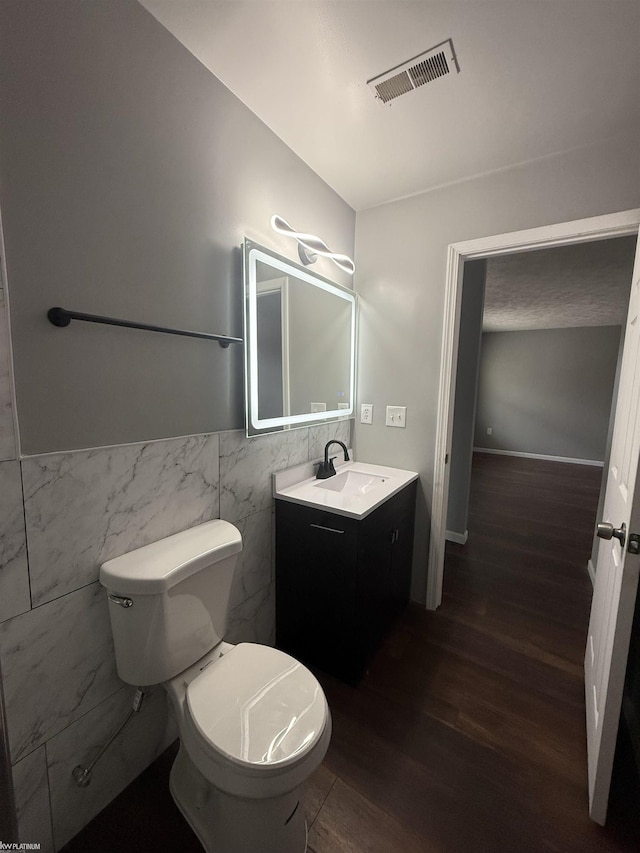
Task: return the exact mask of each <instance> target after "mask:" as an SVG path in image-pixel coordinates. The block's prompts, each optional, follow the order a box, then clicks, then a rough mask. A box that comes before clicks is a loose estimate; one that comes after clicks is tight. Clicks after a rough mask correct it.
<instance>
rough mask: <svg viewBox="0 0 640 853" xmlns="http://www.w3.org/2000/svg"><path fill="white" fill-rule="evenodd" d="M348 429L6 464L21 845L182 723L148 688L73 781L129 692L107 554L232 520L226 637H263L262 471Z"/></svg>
mask: <svg viewBox="0 0 640 853" xmlns="http://www.w3.org/2000/svg"><path fill="white" fill-rule="evenodd" d="M350 430H351V422H350V421H342V422H339V423H337V424H331V425H328V426H321V427H310V428H304V429H300V430H291V431H288V432H283V433H279V434H275V435H268V436H260V437H256V438H250V439H248V438H246V437H245V436H244V434H243V433H242V432H241V431H231V432H222V433H218V434H211V435H201V436H189V437H186V438H179V439H170V440H164V441H154V442H147V443H140V444H133V445H122V446H116V447H108V448H96V449H93V450H86V451H85V450H83V451H70V452H65V453H54V454H46V455H42V456H34V457H28V458H25V459H23V460H22V461H21V462H18V461H9V462H0V502H2V501H4V502H5V503H6V505H7V508H6V510H5V507H4V504H1V505H0V510H2V515H1V516H0V518H5V519H6V521H5V525H4V528H3V529H0V555H2V560H3V562H2V564H0V565H3V566H5V563H6V566H5V568H6V567H9V571H8V572H7V574H6V578H15V580H14V581H13V582H11V583H9V582H8V581H7V583H8V588H10V589H11V590H12V592H11V594H10V595H8V597H7V600H8V601H13V602H14V604H12V605H11V606H9V607H8V609H7V611H6V614H5V615H2V618H1V619H0V660H1V664H2V674H3V687H4V693H5V711H6V715H7V721H8V732H9V745H10V750H11V759H12V763H13V765H14V787H15V791H16V800H17V807H18V818H19V827H20V841H24V842H33V841H39V842H40V843H41V845H42V850H51V851H54V850H59V849H60V847H61V846H63V845H64V844H65V843H66V842H67V841H68V840H69V839H70V838H72V837H73V835H75V834H76V833H77V832H78V831H79V830H80V829H81V828H82V827H83V826H84V825H85V824H86V823H87V822H88V821H89V820H91V819H92V817H94V816H95V815H96V814H97V813H98V811H100V810H101V809H102V808H104V806H105V805H107V803H108V802H110V800H111V799H113V798H114V797H115V796H116V795H117V794H118V793H119V792H120V791H121V790H122V788H124V787H125V786H126V785H127V784H128V783H129V782H130V781H131V780H132V779H133V778H134V777H135V776H136V775H137V774H139V773H140V772H141V771H142V770H143V769H144V768H145V767H146V766H147V765H148V764H149V763H150V762H151V761H152V760H153V759H154V758H155V757H156V755H157V754H158V753H159V752H160V751H162V749H164V748H165V746H166V745H167V744H168V743H169V742H170V740H171V739H173V738H174V737H175V734H176V732H175V724H174V723H173V722H172V719H171V717H169V718H168V717H167V708H166V703H165V702H164V694H163V693H162V691H159V692H158V691H156V693H155V694H154V695H153V697H152V699H151V700H150V701H148V702H147V703H146V704H145V706H144V707H143V710H142V711H141V713H140V716H136V717H135V718H134V721H133V722H132V723H131V724H130V727H129V729H127V730H125V731H124V732H123V733H122V735H121V737H119V739H118V741H117V742H116V744H114V746H113V747H110V749H109V752H108V754H106V755H105V756H104V758H103V759H101V760H100V762H99V763H98V765H97V767H96V770H95V772H94V774H93V780H92V782H91V784H90V786H89V787H88V788H78V787H77V786H76V785H75V783H74V782H73V780H72V779H71V771H72V769H73V767H74V766H76V765H77V764H85V763H87V762H88V761H90V760H91V759H92V757H93V756H94V755H95V754H97V752H98V751H99V749H100V747H101V745H102V744H103V743H104V742H105V741H106V740H107V739H108V738H109V736H110V735H111V733H112V732H113V731H114V730H115V729H116V728H117V727H118V725H119V724H120V722H121V721H122V719H123V718H124V717H125V716H126V713H127V709H128V707H129V705H130V702H131V699H132V695H133V689H132V688H130V687H128V686H125V687H123V685H122V682H121V681H120V680H119V679H118V677H117V672H116V668H115V661H114V657H113V645H112V639H111V630H110V625H109V620H108V611H107V607H106V598H105V592H104V590H103V588H102V587H101V586H100V584H99V583H98V582H97V578H98V572H99V566H100V564H101V562H103V561H104V560H105V559H108V558H110V557H113V556H117V555H118V554H121V553H124V552H126V551H128V550H131V549H132V548H137V547H140V546H141V545H144V544H147V543H148V542H151V541H155V540H157V539H160V538H162V537H164V536H167V535H170V534H171V533H174V532H177V531H178V530H183V529H186V528H188V527H191V526H193V525H195V524H198V523H201V522H203V521H205V520H208V519H210V518H217V517H221V518H224V519H226V520H228V521H231V522H233V523H234V524H236V525H237V526H238V528H239V529H240V531H241V533H242V536H243V544H244V547H243V551H242V553H241V556H240V558H239V560H238V565H237V571H236V575H235V578H234V585H233V588H232V592H231V602H230V614H229V625H228V630H227V636H226V639H227V640H229V642H233V643H237V642H240V641H243V640H244V641H253V642H262V643H273V642H274V639H275V589H274V586H275V585H274V560H273V500H272V497H271V474H272V472H273V471H277V470H280V469H282V468H286V467H289V466H292V465H295V464H298V463H300V462H304V461H308V460H311V459H316V458H319V456H320V455H321V454H322V450H323V448H324V444H325V443H326V441H327V440H329V439H330V438H335V437H337V438H339V439H340V440H342V441H344V442H345V443H347V444H348V443H349V440H350ZM5 466H8V467H5ZM20 469H21V473H22V477H20ZM3 478H4V479H3ZM5 484H6V488H3V486H4V485H5ZM23 493H24V499H23ZM25 543H26V547H25ZM27 555H28V557H27ZM5 568H2V570H1V572H2V573H4V572H5ZM2 573H0V583H2V577H3V574H2ZM134 723H135V726H134Z"/></svg>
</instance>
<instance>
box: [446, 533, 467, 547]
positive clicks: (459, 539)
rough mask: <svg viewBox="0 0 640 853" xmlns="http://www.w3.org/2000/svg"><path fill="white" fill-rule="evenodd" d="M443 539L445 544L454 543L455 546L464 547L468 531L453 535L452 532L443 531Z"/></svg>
mask: <svg viewBox="0 0 640 853" xmlns="http://www.w3.org/2000/svg"><path fill="white" fill-rule="evenodd" d="M444 538H445V539H446V540H447V542H455V543H456V544H457V545H466V544H467V539H468V538H469V531H468V530H465V532H464V533H455V532H454V531H453V530H447V531H445V534H444Z"/></svg>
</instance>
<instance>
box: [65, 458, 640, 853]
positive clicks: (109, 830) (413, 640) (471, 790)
mask: <svg viewBox="0 0 640 853" xmlns="http://www.w3.org/2000/svg"><path fill="white" fill-rule="evenodd" d="M600 477H601V469H598V468H593V467H587V466H578V465H569V464H561V463H551V462H538V461H532V460H525V459H518V458H515V457H502V456H491V455H488V454H485V455H482V454H479V455H477V456H476V458H475V460H474V471H473V479H472V494H471V505H470V515H469V541H468V542H467V544H466V545H465V546H458V545H450V546H448V550H447V560H446V571H445V588H444V600H443V604H442V607H441V608H440V609H439V610H438V611H437V612H435V613H431V612H426V611H424V610H423V609H422V608H420V607H418V606H416V605H412V606H411V607H410V609H409V610H408V611H407V612H406V614H405V615H404V616H403V617H402V618H401V620H400V621H399V622H398V624H397V625H396V626H395V628H394V629H393V631H392V632H391V633H390V635H389V636H388V637H387V639H386V640H385V642H384V644H383V645H382V647H381V648H380V650H379V652H378V654H377V655H376V657H375V658H374V660H373V661H372V664H371V667H370V669H369V672H368V674H367V676H366V677H365V679H364V680H363V681H362V683H361V685H360V686H359V687H358V688H352V687H348V686H346V685H344V684H341V683H340V682H338V681H337V680H335V679H333V678H331V677H329V676H326V675H323V674H322V673H318V676H319V678H320V680H321V682H322V684H323V687H324V688H325V691H326V693H327V698H328V700H329V705H330V707H331V711H332V715H333V738H332V742H331V746H330V748H329V752H328V753H327V756H326V759H325V762H324V764H323V765H322V767H320V768H319V770H318V771H317V772H316V774H315V775H314V777H313V778H312V779H311V780H310V782H309V784H308V785H307V790H306V802H305V806H306V812H307V819H308V823H309V825H310V833H309V844H310V848H311V850H312V851H314V853H396V851H402V853H414V851H416V853H417V851H434V853H435V851H450V853H463V851H464V853H467V851H487V853H492V852H493V851H496V853H508V851H556V853H557V852H558V851H576V853H589V851H632V850H633V851H637V850H638V849H640V794H639V793H638V788H637V779H636V777H635V775H634V771H633V764H632V761H631V752H630V749H629V748H628V747H627V746H626V744H625V743H623V742H621V744H620V749H619V754H618V756H617V759H616V768H615V779H614V791H613V795H612V801H611V804H610V810H609V820H608V824H607V826H606V827H605V828H602V827H599V826H597V825H595V824H593V823H592V822H591V821H590V820H589V817H588V810H587V799H588V798H587V781H586V780H587V769H586V735H585V725H584V699H583V689H584V688H583V673H582V660H583V655H584V645H585V638H586V631H587V625H588V617H589V606H590V598H591V584H590V581H589V578H588V576H587V573H586V564H587V560H588V558H589V555H590V552H591V541H592V533H593V527H594V521H595V511H596V505H597V501H598V491H599V487H600ZM172 757H173V756H172V753H171V752H168V753H165V755H163V756H162V757H161V758H160V759H159V760H158V761H157V762H156V763H155V764H154V765H152V767H151V768H149V770H148V771H146V773H145V774H143V775H142V776H141V777H139V778H138V779H137V780H136V781H135V782H134V783H133V784H132V785H131V786H129V788H128V789H127V790H126V791H124V792H123V794H121V795H120V797H119V798H118V799H117V800H115V801H114V803H112V804H111V805H110V806H109V807H108V808H107V809H105V810H104V812H102V813H101V814H100V815H99V816H98V817H97V818H96V819H95V820H94V821H93V822H92V823H91V824H90V825H89V826H88V827H87V828H86V829H85V830H83V832H82V833H80V835H78V836H77V837H76V839H74V840H73V841H72V842H71V843H70V844H69V845H67V847H66V848H65V851H66V853H79V851H83V853H84V852H85V851H88V852H89V853H94V851H95V853H102V851H116V850H131V851H134V850H135V851H146V850H149V851H151V850H153V851H176V850H179V851H181V852H182V851H184V853H189V851H193V853H196V851H199V850H200V847H199V845H198V842H197V841H196V840H195V838H194V837H193V836H192V835H191V833H190V830H189V829H188V827H187V826H186V825H185V824H184V822H183V821H182V818H181V817H180V816H179V814H178V812H177V810H176V808H175V806H174V805H173V803H172V801H171V798H170V795H169V793H168V787H167V777H168V772H169V767H170V764H171V760H172ZM247 853H259V851H247Z"/></svg>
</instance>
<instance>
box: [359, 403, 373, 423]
mask: <svg viewBox="0 0 640 853" xmlns="http://www.w3.org/2000/svg"><path fill="white" fill-rule="evenodd" d="M360 423H361V424H372V423H373V403H362V405H361V406H360Z"/></svg>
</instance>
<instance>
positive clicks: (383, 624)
mask: <svg viewBox="0 0 640 853" xmlns="http://www.w3.org/2000/svg"><path fill="white" fill-rule="evenodd" d="M393 531H394V498H391V499H390V500H389V501H387V502H386V503H384V504H382V506H381V507H379V508H378V509H376V510H375V511H374V512H372V513H371V515H368V516H367V517H366V518H364V519H363V520H362V521H361V522H360V530H359V537H358V546H359V547H358V601H357V622H358V636H359V640H360V643H361V646H362V651H363V654H364V655H365V656H366V657H369V656H370V655H371V654H372V652H374V651H375V650H376V648H377V647H378V645H379V643H380V640H381V639H382V636H383V634H384V632H385V630H386V628H387V626H388V623H389V615H388V614H389V604H390V595H391V564H392V553H393Z"/></svg>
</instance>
